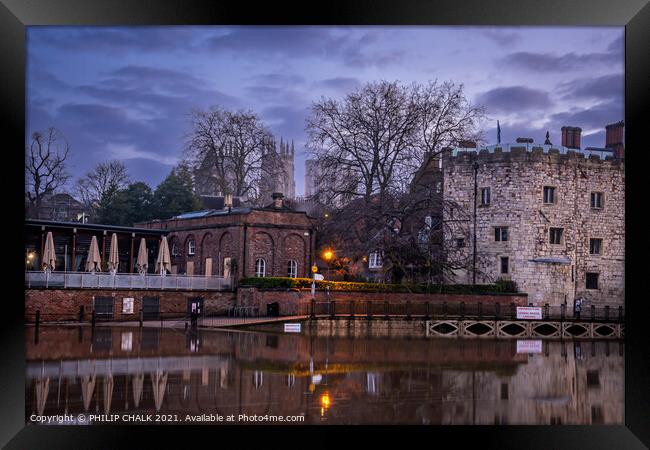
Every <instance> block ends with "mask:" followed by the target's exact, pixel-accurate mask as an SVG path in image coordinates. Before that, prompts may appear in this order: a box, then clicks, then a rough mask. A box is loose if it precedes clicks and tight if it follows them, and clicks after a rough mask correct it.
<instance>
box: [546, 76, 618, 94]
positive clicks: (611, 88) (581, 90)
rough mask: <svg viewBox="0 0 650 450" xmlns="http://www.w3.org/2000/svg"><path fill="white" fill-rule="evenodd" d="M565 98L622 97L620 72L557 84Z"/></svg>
mask: <svg viewBox="0 0 650 450" xmlns="http://www.w3.org/2000/svg"><path fill="white" fill-rule="evenodd" d="M558 91H559V92H561V93H563V94H564V96H563V98H565V99H599V100H607V99H612V98H616V99H618V100H619V101H621V100H622V99H623V94H624V92H625V82H624V78H623V74H622V73H613V74H609V75H603V76H601V77H595V78H579V79H575V80H571V81H566V82H564V83H561V84H560V85H559V86H558Z"/></svg>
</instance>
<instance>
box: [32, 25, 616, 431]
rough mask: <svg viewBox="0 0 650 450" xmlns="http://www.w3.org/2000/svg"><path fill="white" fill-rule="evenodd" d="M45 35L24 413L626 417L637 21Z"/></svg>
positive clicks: (201, 419)
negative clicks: (630, 124) (631, 27)
mask: <svg viewBox="0 0 650 450" xmlns="http://www.w3.org/2000/svg"><path fill="white" fill-rule="evenodd" d="M26 37H27V53H26V57H27V70H26V72H27V80H26V90H27V97H26V102H27V103H26V112H27V117H26V134H25V347H26V363H27V364H26V374H25V376H26V383H25V385H26V389H25V413H26V414H25V421H26V423H28V424H31V425H36V426H38V425H44V424H48V425H52V424H77V425H89V424H125V423H129V424H143V423H149V424H151V423H161V424H168V425H174V424H178V425H187V424H203V425H222V424H240V425H247V424H267V425H271V426H272V425H277V424H282V425H295V426H299V425H318V424H322V425H325V424H350V425H356V424H420V425H474V424H475V425H501V424H508V425H512V424H521V425H531V424H534V425H550V424H558V425H577V424H579V425H590V424H618V425H622V424H624V350H625V347H624V340H623V338H624V335H625V329H624V318H625V289H624V285H625V245H624V243H625V208H624V204H625V164H624V161H625V132H624V130H625V123H624V104H623V94H624V82H623V77H624V28H623V27H592V28H588V27H476V26H474V27H464V26H453V27H439V26H381V27H380V26H365V27H354V26H345V27H333V26H317V27H316V26H309V27H308V26H242V27H231V26H201V27H192V26H164V27H58V26H57V27H49V26H31V27H28V28H27V35H26Z"/></svg>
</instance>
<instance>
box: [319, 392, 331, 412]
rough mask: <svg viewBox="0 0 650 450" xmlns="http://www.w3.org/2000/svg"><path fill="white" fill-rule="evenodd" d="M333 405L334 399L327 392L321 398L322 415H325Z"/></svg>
mask: <svg viewBox="0 0 650 450" xmlns="http://www.w3.org/2000/svg"><path fill="white" fill-rule="evenodd" d="M331 403H332V399H331V398H330V395H329V394H328V393H327V392H325V393H324V394H323V395H321V396H320V415H321V416H322V415H324V414H325V411H327V410H328V409H329V407H330V405H331Z"/></svg>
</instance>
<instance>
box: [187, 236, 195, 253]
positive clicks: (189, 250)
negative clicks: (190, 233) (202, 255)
mask: <svg viewBox="0 0 650 450" xmlns="http://www.w3.org/2000/svg"><path fill="white" fill-rule="evenodd" d="M195 251H196V243H195V242H194V239H190V240H189V241H188V243H187V254H188V255H193V254H194V252H195Z"/></svg>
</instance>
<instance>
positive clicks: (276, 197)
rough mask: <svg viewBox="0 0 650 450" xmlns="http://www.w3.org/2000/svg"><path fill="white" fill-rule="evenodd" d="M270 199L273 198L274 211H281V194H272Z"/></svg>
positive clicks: (282, 195) (282, 196)
mask: <svg viewBox="0 0 650 450" xmlns="http://www.w3.org/2000/svg"><path fill="white" fill-rule="evenodd" d="M271 197H272V198H273V207H274V208H275V209H282V203H283V201H282V199H283V198H284V194H282V192H274V193H273V194H272V195H271Z"/></svg>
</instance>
